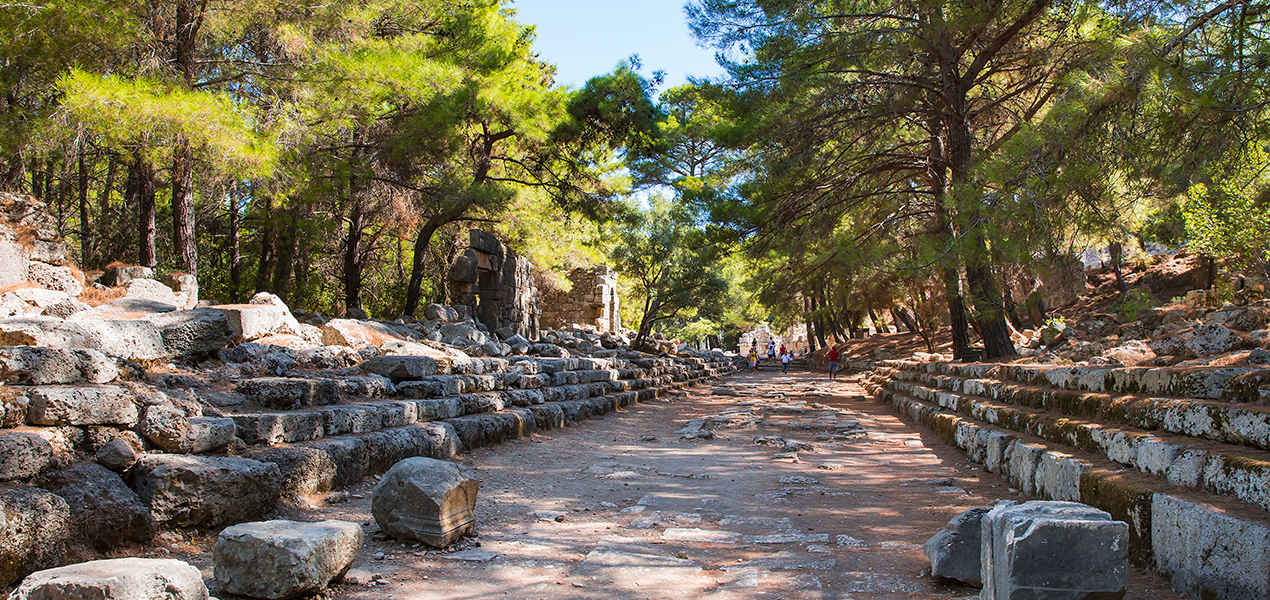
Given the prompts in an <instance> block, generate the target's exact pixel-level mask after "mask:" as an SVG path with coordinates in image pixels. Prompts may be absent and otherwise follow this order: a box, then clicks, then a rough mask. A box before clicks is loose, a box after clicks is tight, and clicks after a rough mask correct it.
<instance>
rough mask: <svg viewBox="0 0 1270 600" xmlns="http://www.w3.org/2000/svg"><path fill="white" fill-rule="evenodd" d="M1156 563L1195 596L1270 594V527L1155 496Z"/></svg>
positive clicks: (1234, 599) (1240, 598)
mask: <svg viewBox="0 0 1270 600" xmlns="http://www.w3.org/2000/svg"><path fill="white" fill-rule="evenodd" d="M1151 540H1152V545H1153V547H1154V550H1155V553H1154V554H1155V566H1156V568H1157V569H1159V571H1160V573H1161V574H1163V575H1164V576H1165V577H1168V578H1169V580H1170V582H1171V583H1172V585H1173V589H1175V590H1177V591H1179V592H1181V593H1183V594H1187V595H1189V596H1191V597H1195V598H1225V599H1228V600H1253V599H1262V598H1267V597H1270V527H1267V526H1266V525H1265V524H1264V523H1261V522H1257V521H1252V520H1249V519H1246V518H1241V517H1239V516H1236V515H1234V514H1229V513H1226V512H1225V511H1221V510H1218V509H1215V508H1212V507H1209V506H1205V505H1202V504H1196V503H1194V502H1189V501H1186V500H1182V499H1180V498H1176V497H1173V496H1170V495H1168V494H1160V493H1157V494H1155V496H1154V498H1153V500H1152V504H1151Z"/></svg>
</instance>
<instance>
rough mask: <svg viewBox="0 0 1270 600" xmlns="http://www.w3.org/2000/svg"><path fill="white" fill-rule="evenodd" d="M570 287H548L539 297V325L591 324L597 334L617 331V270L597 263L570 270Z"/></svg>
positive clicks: (618, 320)
mask: <svg viewBox="0 0 1270 600" xmlns="http://www.w3.org/2000/svg"><path fill="white" fill-rule="evenodd" d="M569 281H571V282H572V283H573V289H572V290H569V291H563V290H551V291H547V292H546V293H544V294H543V296H542V325H543V326H544V327H551V328H554V329H561V328H563V327H565V326H567V325H570V324H573V323H577V324H578V325H592V326H594V327H595V328H596V329H597V330H598V331H599V332H600V333H604V332H615V333H616V332H617V331H619V330H620V329H621V327H622V316H621V314H620V312H619V311H618V309H619V308H620V306H619V302H618V297H617V271H614V270H613V269H611V268H609V267H607V266H604V265H600V266H596V267H591V268H589V269H588V268H577V269H574V270H572V271H570V272H569Z"/></svg>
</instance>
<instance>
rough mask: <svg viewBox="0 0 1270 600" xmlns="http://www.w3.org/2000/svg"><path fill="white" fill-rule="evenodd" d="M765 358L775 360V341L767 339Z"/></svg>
mask: <svg viewBox="0 0 1270 600" xmlns="http://www.w3.org/2000/svg"><path fill="white" fill-rule="evenodd" d="M767 360H776V341H775V340H767Z"/></svg>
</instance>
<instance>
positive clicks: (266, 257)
mask: <svg viewBox="0 0 1270 600" xmlns="http://www.w3.org/2000/svg"><path fill="white" fill-rule="evenodd" d="M264 201H265V206H264V216H263V218H264V224H262V225H261V227H260V261H259V262H257V263H256V293H257V294H259V293H260V292H265V291H269V289H270V287H269V286H270V283H271V282H270V281H269V277H270V276H271V275H273V261H274V255H275V252H274V247H275V246H276V245H277V237H278V235H277V228H276V227H275V226H274V216H273V196H265V198H264Z"/></svg>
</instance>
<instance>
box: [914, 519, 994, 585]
mask: <svg viewBox="0 0 1270 600" xmlns="http://www.w3.org/2000/svg"><path fill="white" fill-rule="evenodd" d="M990 510H992V509H991V508H988V507H986V506H985V507H978V508H972V509H970V510H967V511H965V512H962V513H961V514H958V515H957V516H955V517H953V518H952V520H950V521H948V524H947V525H945V526H944V528H943V529H941V530H939V533H936V534H935V535H934V537H932V538H930V539H929V540H927V541H926V544H925V545H923V546H922V549H923V550H925V552H926V558H928V559H930V573H931V575H934V576H936V577H947V578H949V579H956V580H958V581H961V582H964V583H967V584H970V585H973V586H981V585H983V580H982V579H980V573H979V546H980V535H979V525H980V523H981V521H982V520H983V516H984V515H986V514H988V511H990Z"/></svg>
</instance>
